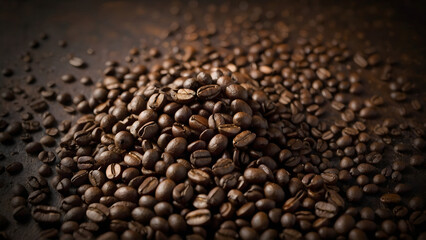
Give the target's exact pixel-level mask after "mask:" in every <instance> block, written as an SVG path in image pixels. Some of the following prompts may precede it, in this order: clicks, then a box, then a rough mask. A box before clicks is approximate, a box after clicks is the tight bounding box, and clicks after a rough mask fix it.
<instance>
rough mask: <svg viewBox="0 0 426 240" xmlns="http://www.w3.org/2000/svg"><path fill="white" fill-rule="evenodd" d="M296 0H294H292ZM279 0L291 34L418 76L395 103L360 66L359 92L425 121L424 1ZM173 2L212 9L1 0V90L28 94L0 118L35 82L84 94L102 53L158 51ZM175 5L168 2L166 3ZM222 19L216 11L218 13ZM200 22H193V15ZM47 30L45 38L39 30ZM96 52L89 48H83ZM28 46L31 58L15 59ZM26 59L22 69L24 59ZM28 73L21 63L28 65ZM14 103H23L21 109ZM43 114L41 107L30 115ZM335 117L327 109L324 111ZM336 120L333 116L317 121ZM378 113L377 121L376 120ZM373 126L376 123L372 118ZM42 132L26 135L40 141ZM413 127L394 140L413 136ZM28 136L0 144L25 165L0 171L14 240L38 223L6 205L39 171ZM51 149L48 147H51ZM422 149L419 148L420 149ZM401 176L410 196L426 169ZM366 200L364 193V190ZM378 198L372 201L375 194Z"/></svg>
mask: <svg viewBox="0 0 426 240" xmlns="http://www.w3.org/2000/svg"><path fill="white" fill-rule="evenodd" d="M294 2H298V3H294ZM332 2H334V1H330V2H328V1H325V2H322V1H321V3H320V1H291V2H285V1H277V2H266V3H262V7H264V8H265V9H274V10H277V9H279V11H278V12H279V13H280V14H281V17H282V18H283V21H284V22H285V23H286V24H287V25H288V26H289V28H290V29H291V32H294V33H299V32H304V34H308V35H309V33H310V31H309V30H310V29H311V28H312V27H315V28H319V29H320V31H322V33H323V35H324V38H332V37H336V36H338V37H340V38H341V39H344V41H345V43H347V44H348V46H350V48H352V49H353V50H354V52H356V51H357V50H359V51H361V50H363V49H366V48H369V47H375V48H376V49H377V51H378V52H379V53H380V54H381V56H382V58H383V59H389V61H392V62H395V66H396V67H395V68H394V73H395V76H398V75H400V76H403V77H405V78H407V79H409V80H410V81H411V82H412V83H414V84H415V88H414V90H413V91H412V92H410V93H409V94H408V97H407V98H408V99H407V100H406V101H405V102H404V103H402V104H400V103H396V102H395V101H392V100H391V99H390V95H389V94H390V90H389V87H388V83H386V82H384V81H381V80H380V77H379V76H380V74H381V69H382V67H379V68H377V71H376V72H374V71H373V72H371V71H369V72H368V74H364V73H363V72H362V71H361V72H360V74H361V76H362V78H363V80H364V83H365V84H366V85H368V88H366V94H375V95H379V96H382V97H383V98H384V99H385V100H386V103H387V104H389V106H387V107H386V108H383V109H381V114H383V116H388V117H392V118H395V119H397V121H398V122H402V121H406V122H408V123H410V122H415V123H418V124H420V125H421V126H423V127H424V120H425V116H426V114H425V111H424V108H425V104H426V102H425V99H426V94H425V92H424V89H425V87H426V81H425V76H426V75H425V74H426V68H425V57H426V44H425V43H426V38H425V31H426V28H425V27H424V26H426V21H425V19H426V18H425V15H424V10H426V9H425V8H424V7H423V6H422V4H415V3H413V2H414V1H406V2H405V1H374V3H370V1H340V2H341V3H332ZM258 4H259V2H257V1H256V2H248V3H239V2H238V1H230V4H229V6H230V13H228V14H232V11H234V10H235V11H236V10H241V9H245V8H254V7H256V6H258ZM172 5H173V6H175V5H180V6H182V7H181V11H182V12H183V13H185V12H190V13H191V14H192V16H193V18H194V19H202V18H203V12H205V11H207V10H208V9H209V8H211V4H210V3H207V1H201V2H198V3H197V2H189V3H179V2H173V3H169V2H165V1H161V2H157V1H155V3H151V2H148V1H143V2H141V1H9V0H6V1H1V2H0V53H1V54H0V68H1V69H3V68H11V69H13V71H14V74H13V76H11V77H5V76H3V75H2V76H0V89H1V90H3V89H7V88H13V87H18V86H19V87H20V88H22V89H23V90H24V91H25V93H27V95H28V98H27V99H22V97H20V96H19V95H17V97H16V99H15V100H14V101H9V102H7V101H5V100H3V99H0V111H1V112H8V113H9V114H8V115H7V116H6V117H3V119H4V120H6V121H7V122H9V123H11V122H13V121H18V120H20V119H21V117H20V114H22V113H25V112H32V110H31V109H30V108H29V106H28V104H29V103H30V102H31V101H32V99H33V97H34V96H38V95H39V93H38V90H39V87H46V86H47V84H48V83H51V82H54V83H55V84H56V86H55V87H54V89H55V91H57V93H61V92H68V93H72V94H76V93H82V94H85V95H88V94H89V93H90V91H91V89H93V86H92V87H85V86H83V85H82V84H81V83H80V82H79V79H80V78H81V77H84V76H90V77H91V78H92V79H93V81H94V82H97V81H99V79H101V77H102V74H101V73H102V69H103V68H104V66H105V65H104V63H105V61H107V60H118V61H120V62H125V57H126V56H128V52H129V49H131V48H133V47H138V48H141V49H144V48H146V47H148V49H149V47H153V46H156V47H158V48H159V49H163V48H164V47H167V46H165V45H164V44H162V43H163V42H164V39H165V34H166V32H167V31H166V30H167V29H168V28H169V26H170V25H171V23H172V22H174V21H185V17H176V16H174V15H173V14H172V13H171V6H172ZM172 11H173V9H172ZM216 20H217V21H220V16H218V18H217V19H216ZM195 22H197V21H195ZM42 33H47V35H48V38H47V39H46V40H43V39H41V34H42ZM34 40H36V41H37V42H39V46H38V47H37V48H31V47H30V42H31V41H34ZM61 40H64V41H66V43H67V45H66V46H65V47H60V46H58V41H61ZM90 49H91V50H94V53H93V54H88V50H89V51H90ZM27 52H29V53H30V54H31V56H32V62H30V63H26V62H24V61H23V60H22V56H24V55H25V54H26V53H27ZM71 56H75V57H80V58H82V59H84V60H85V61H86V62H87V68H85V69H77V68H74V67H72V66H71V65H70V64H69V63H68V59H69V58H70V57H71ZM136 61H139V62H143V63H144V64H146V65H147V66H150V64H151V61H148V62H145V61H144V60H143V59H142V57H141V58H139V59H137V60H136ZM26 66H27V67H28V66H29V67H30V68H31V70H30V72H26V70H25V67H26ZM27 71H28V69H27ZM64 74H73V75H74V76H75V77H76V79H77V81H75V82H74V83H72V84H65V83H64V82H63V81H61V79H60V78H61V76H62V75H64ZM27 75H34V76H35V78H36V82H35V83H34V84H31V85H29V84H26V83H25V76H27ZM414 99H417V100H418V101H419V102H420V103H421V104H422V105H423V109H422V110H421V111H414V110H413V109H412V108H411V105H410V102H411V101H412V100H414ZM401 105H404V106H406V108H407V111H408V117H406V118H405V119H403V118H402V117H401V116H400V114H399V113H398V108H397V106H401ZM19 106H22V107H23V109H22V111H20V112H17V110H19V108H18V107H19ZM49 111H50V112H52V113H53V114H54V115H55V116H56V118H57V120H58V122H60V121H61V120H63V119H70V120H72V121H75V120H76V119H77V118H78V115H70V114H67V113H66V112H64V110H63V108H62V107H61V106H60V104H58V103H57V102H55V101H49ZM33 115H34V118H35V119H38V120H40V119H41V114H37V113H33ZM330 115H332V114H330ZM323 120H324V121H327V122H332V121H333V116H326V117H324V119H323ZM376 121H381V120H380V119H377V120H376ZM373 125H374V124H373ZM42 132H43V131H40V132H37V133H35V134H34V135H33V138H34V139H36V140H37V139H39V138H40V137H41V136H43V134H42ZM412 137H413V136H412V135H406V136H404V137H402V138H401V139H400V141H402V142H408V143H410V139H412ZM24 146H25V144H24V143H23V142H22V141H21V140H20V139H19V137H15V144H13V145H0V153H1V154H4V156H5V159H3V160H0V166H2V167H5V166H7V165H8V164H9V163H11V162H13V161H19V162H21V163H23V165H24V170H23V171H22V172H21V173H20V174H18V175H15V176H10V175H9V174H8V173H7V172H4V171H3V172H1V173H0V214H2V215H4V216H5V217H6V218H7V219H8V220H9V221H10V222H11V223H10V226H9V227H8V228H7V230H6V232H7V235H8V236H10V237H12V238H13V239H33V237H34V236H35V234H38V232H39V231H40V229H39V227H38V226H37V224H36V223H35V222H34V221H32V220H31V221H29V222H27V223H24V224H17V223H16V222H15V221H14V220H13V218H12V207H11V206H10V203H9V201H10V199H11V196H12V195H11V193H10V189H11V186H12V184H13V183H16V182H21V183H23V184H25V182H26V180H27V178H28V176H30V175H37V170H38V168H39V166H40V165H41V162H40V161H39V160H38V159H37V157H30V156H27V154H26V153H25V151H24V150H23V149H24ZM53 149H54V148H53ZM422 154H423V156H424V153H422ZM408 156H409V155H403V154H395V153H394V152H393V151H392V149H390V150H389V154H387V155H386V157H385V158H386V159H385V161H392V160H393V159H396V158H398V159H407V157H408ZM403 179H404V182H406V183H409V184H412V185H413V188H414V191H413V194H414V193H416V195H420V196H422V197H423V198H425V197H426V192H425V190H424V189H425V188H426V184H425V181H426V174H425V170H424V168H423V167H419V168H416V169H415V168H409V169H408V170H407V171H406V172H404V177H403ZM52 192H53V193H52V197H51V198H52V199H51V203H52V204H55V203H58V199H59V195H58V194H57V193H56V191H54V190H53V191H52ZM365 201H367V202H368V201H369V199H368V198H367V199H366V200H365ZM371 204H372V206H377V204H378V203H377V202H374V201H373V202H372V203H371Z"/></svg>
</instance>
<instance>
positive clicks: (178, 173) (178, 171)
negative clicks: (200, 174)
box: [166, 163, 187, 182]
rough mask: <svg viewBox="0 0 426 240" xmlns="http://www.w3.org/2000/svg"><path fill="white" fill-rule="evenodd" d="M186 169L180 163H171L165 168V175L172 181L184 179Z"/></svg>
mask: <svg viewBox="0 0 426 240" xmlns="http://www.w3.org/2000/svg"><path fill="white" fill-rule="evenodd" d="M186 174H187V169H186V168H185V166H184V165H182V164H180V163H173V164H171V165H170V166H169V167H168V168H167V170H166V177H167V178H170V179H171V180H173V181H174V182H181V181H183V180H184V179H185V177H186Z"/></svg>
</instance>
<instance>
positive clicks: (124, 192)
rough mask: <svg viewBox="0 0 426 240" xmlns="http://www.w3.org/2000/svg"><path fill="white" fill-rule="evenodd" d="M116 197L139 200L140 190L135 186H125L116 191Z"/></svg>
mask: <svg viewBox="0 0 426 240" xmlns="http://www.w3.org/2000/svg"><path fill="white" fill-rule="evenodd" d="M114 197H116V198H118V199H119V200H122V201H129V202H137V200H138V192H137V191H136V189H134V188H131V187H127V186H123V187H120V188H118V189H117V190H116V191H115V193H114Z"/></svg>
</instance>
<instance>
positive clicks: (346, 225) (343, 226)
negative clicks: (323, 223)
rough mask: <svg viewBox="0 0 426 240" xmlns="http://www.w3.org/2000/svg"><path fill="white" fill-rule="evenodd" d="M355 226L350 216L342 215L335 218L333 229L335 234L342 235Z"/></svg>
mask: <svg viewBox="0 0 426 240" xmlns="http://www.w3.org/2000/svg"><path fill="white" fill-rule="evenodd" d="M354 226H355V220H354V218H353V217H352V216H351V215H348V214H343V215H341V216H340V217H339V218H337V220H336V222H335V223H334V229H335V230H336V232H337V233H340V234H343V233H347V232H349V231H350V230H351V229H352V228H353V227H354Z"/></svg>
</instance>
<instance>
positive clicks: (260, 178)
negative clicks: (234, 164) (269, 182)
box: [244, 168, 267, 184]
mask: <svg viewBox="0 0 426 240" xmlns="http://www.w3.org/2000/svg"><path fill="white" fill-rule="evenodd" d="M244 178H245V179H246V180H247V181H248V182H249V183H254V184H262V183H264V182H265V181H266V178H267V175H266V173H265V172H264V171H263V170H261V169H259V168H247V169H246V170H245V171H244Z"/></svg>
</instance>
